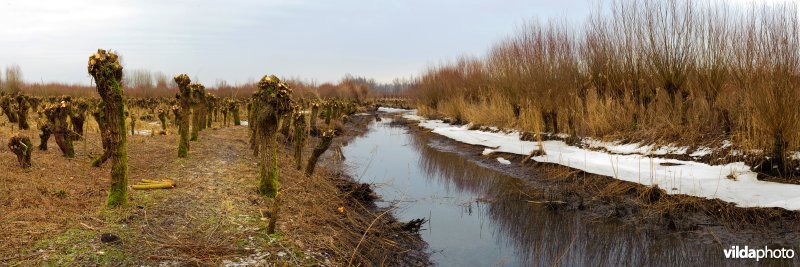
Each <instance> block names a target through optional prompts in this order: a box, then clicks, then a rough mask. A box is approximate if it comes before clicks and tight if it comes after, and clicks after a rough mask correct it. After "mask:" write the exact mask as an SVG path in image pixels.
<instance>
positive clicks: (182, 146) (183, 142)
mask: <svg viewBox="0 0 800 267" xmlns="http://www.w3.org/2000/svg"><path fill="white" fill-rule="evenodd" d="M174 80H175V83H176V84H178V91H179V92H178V94H176V95H175V97H176V98H177V99H178V108H177V109H173V112H175V117H176V120H177V121H178V134H179V135H180V138H179V139H178V157H179V158H185V157H186V156H188V155H189V118H190V116H192V89H191V88H189V84H191V83H192V80H191V79H189V75H186V74H179V75H177V76H175V78H174Z"/></svg>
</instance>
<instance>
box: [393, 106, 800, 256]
mask: <svg viewBox="0 0 800 267" xmlns="http://www.w3.org/2000/svg"><path fill="white" fill-rule="evenodd" d="M395 119H396V122H395V123H394V124H396V125H398V126H403V127H408V128H409V129H410V130H411V131H413V132H414V134H418V135H425V137H426V138H429V140H431V141H430V142H429V145H430V146H431V147H433V148H435V149H437V150H441V151H446V152H449V153H454V154H457V155H459V156H461V157H464V158H466V159H469V160H470V161H472V162H475V163H477V164H480V165H482V166H485V167H487V168H490V169H493V170H497V171H500V172H503V173H506V174H508V175H510V176H513V177H516V178H519V179H521V180H523V181H525V183H526V184H527V185H528V186H529V187H531V188H535V189H536V190H535V191H533V192H527V194H526V198H525V199H522V200H520V201H525V202H527V203H529V204H530V205H539V206H542V207H544V208H546V209H547V210H549V211H550V212H553V213H577V214H580V215H581V218H582V220H584V221H586V222H588V223H592V224H597V223H605V222H612V221H613V222H620V223H624V224H626V225H630V226H633V227H635V229H637V230H640V231H646V232H649V233H652V234H654V235H661V236H673V235H680V236H686V237H689V238H690V239H691V240H693V242H694V241H696V242H699V243H704V244H716V245H718V246H719V247H720V251H721V249H722V248H729V247H730V246H731V245H743V244H748V245H750V246H751V247H752V246H754V245H759V246H763V245H769V246H770V247H773V246H775V247H784V248H790V247H791V248H795V249H797V248H796V245H795V244H797V243H798V241H800V235H799V234H800V226H798V225H797V224H796V222H797V221H798V219H800V213H798V212H794V211H788V210H784V209H780V208H738V207H735V206H734V205H732V204H730V203H725V202H722V201H719V200H710V199H705V198H698V197H691V196H686V195H668V194H666V193H665V192H664V191H663V189H659V188H651V187H647V186H642V185H639V184H636V183H631V182H625V181H620V180H616V179H613V178H610V177H604V176H599V175H593V174H589V173H584V172H581V171H577V170H574V169H570V168H567V167H563V166H560V165H555V164H549V163H537V162H533V161H525V160H524V158H525V157H523V156H518V155H510V154H500V153H495V154H492V155H490V156H483V155H482V152H483V149H484V147H481V146H472V145H466V144H463V143H459V142H456V141H454V140H451V139H448V138H446V137H443V136H440V135H438V134H434V133H431V132H430V131H429V130H426V129H423V128H420V127H418V126H417V123H416V122H413V121H407V120H404V119H402V118H401V117H400V116H395ZM498 157H502V158H504V159H505V160H508V161H510V162H511V164H508V165H506V164H502V163H499V162H498V159H497V158H498ZM486 201H493V200H492V199H487V200H486ZM720 253H721V252H720Z"/></svg>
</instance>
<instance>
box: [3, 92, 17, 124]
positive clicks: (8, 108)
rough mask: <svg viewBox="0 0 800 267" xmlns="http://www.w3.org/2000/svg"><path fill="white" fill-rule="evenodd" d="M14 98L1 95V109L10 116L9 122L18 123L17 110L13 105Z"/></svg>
mask: <svg viewBox="0 0 800 267" xmlns="http://www.w3.org/2000/svg"><path fill="white" fill-rule="evenodd" d="M11 102H12V99H11V97H10V96H0V109H2V110H3V113H5V114H6V117H8V122H10V123H17V112H16V111H15V110H14V108H13V107H12V105H11Z"/></svg>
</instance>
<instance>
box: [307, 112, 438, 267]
mask: <svg viewBox="0 0 800 267" xmlns="http://www.w3.org/2000/svg"><path fill="white" fill-rule="evenodd" d="M378 115H379V112H378V111H377V107H375V108H370V110H368V111H367V112H363V113H360V115H355V116H351V117H349V120H348V121H347V122H346V123H344V124H343V125H342V127H343V129H342V130H343V131H342V132H343V133H342V135H340V136H337V137H336V138H334V139H333V144H332V146H331V148H332V149H331V150H333V151H328V152H327V153H325V155H323V158H325V161H326V162H327V163H330V164H326V165H327V166H326V168H329V169H331V170H333V171H334V173H332V174H331V176H332V177H331V178H333V180H332V182H333V183H335V184H336V186H337V187H338V188H340V190H341V193H342V194H345V195H347V198H348V199H349V200H350V201H352V203H360V204H363V206H362V207H360V208H362V209H361V210H362V211H366V212H364V214H362V215H363V216H372V217H376V218H377V217H380V220H378V219H376V223H377V225H375V226H374V229H373V230H372V231H376V232H377V231H384V232H383V233H381V235H383V236H388V237H390V239H391V240H392V241H393V242H395V243H396V244H397V245H394V246H390V247H388V248H387V249H395V250H396V251H393V252H390V253H391V254H395V255H399V257H396V258H394V259H391V260H390V261H388V262H376V265H387V264H388V265H389V266H392V265H402V266H432V265H433V263H432V262H431V261H430V253H429V252H428V251H427V248H428V244H427V243H426V242H425V241H424V240H423V239H422V237H421V236H420V234H419V232H410V231H405V230H401V228H402V227H403V226H405V225H406V224H407V223H408V222H401V221H400V220H399V219H398V218H397V217H396V216H395V215H394V214H393V213H392V210H390V209H389V208H382V207H379V206H378V205H377V204H376V203H377V201H378V200H379V199H380V197H381V196H378V195H377V194H376V193H375V192H374V191H373V190H372V188H371V185H370V184H366V183H359V182H357V181H356V180H355V178H354V177H353V176H351V175H350V174H348V172H347V168H348V165H347V163H346V159H345V158H344V155H343V154H342V153H341V148H342V147H345V146H347V145H348V144H349V143H350V142H352V141H353V140H355V139H356V138H358V137H361V136H364V135H366V134H367V133H369V131H370V130H369V124H370V123H371V122H372V121H373V120H374V118H375V116H378ZM367 231H369V229H365V230H364V232H365V233H364V234H365V235H366V234H368V233H367ZM376 256H380V254H378V255H376Z"/></svg>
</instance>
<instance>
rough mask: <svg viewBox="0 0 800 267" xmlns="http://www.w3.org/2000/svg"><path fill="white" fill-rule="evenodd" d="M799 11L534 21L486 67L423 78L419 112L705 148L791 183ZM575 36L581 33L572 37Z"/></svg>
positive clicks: (626, 7) (469, 61) (440, 69)
mask: <svg viewBox="0 0 800 267" xmlns="http://www.w3.org/2000/svg"><path fill="white" fill-rule="evenodd" d="M797 14H798V13H797V6H796V5H795V4H790V3H778V4H766V3H765V4H753V5H749V6H746V7H740V6H733V5H732V4H730V5H729V4H726V3H723V2H717V1H700V2H697V1H687V0H670V1H656V2H653V1H607V2H605V4H604V5H602V7H601V8H599V9H597V10H596V11H595V12H594V13H593V14H592V15H591V16H589V18H588V19H587V21H586V23H585V24H583V25H567V23H566V22H564V21H563V20H556V19H551V20H548V21H546V22H541V21H537V20H534V21H530V22H528V23H526V24H525V25H524V26H523V27H521V28H520V29H519V30H518V31H517V32H516V33H515V34H514V35H512V36H510V37H508V38H506V39H504V40H502V41H500V42H498V43H497V44H496V45H494V46H493V47H492V48H491V49H490V51H489V52H488V53H487V54H486V55H485V56H482V57H470V56H465V57H462V58H460V59H458V60H456V61H455V62H450V63H446V64H442V65H439V66H433V67H430V68H429V69H427V70H426V71H425V72H424V74H423V75H422V77H420V78H419V79H418V81H417V86H416V87H415V88H414V89H413V90H412V91H411V94H412V95H414V96H415V97H416V98H417V99H418V102H417V104H418V109H419V111H420V113H422V114H424V115H429V116H444V117H449V118H452V120H453V122H454V123H458V124H461V123H466V122H470V123H474V124H477V125H487V126H498V127H501V128H509V129H519V130H522V131H527V132H536V133H539V132H545V133H551V134H558V133H566V134H569V135H571V136H576V137H594V138H599V139H624V140H629V141H634V142H643V143H646V144H650V143H656V144H668V143H676V144H679V145H704V144H707V141H708V140H729V141H731V142H732V143H733V144H734V146H736V148H737V149H740V150H741V151H751V152H748V153H749V154H751V156H753V157H752V158H758V159H759V160H754V161H753V162H750V163H751V166H754V168H755V169H756V170H757V171H760V172H763V173H766V174H770V175H776V176H792V175H793V173H794V172H795V171H794V167H795V166H794V165H795V164H791V163H789V159H790V155H791V152H792V151H797V150H800V138H798V135H797V133H798V131H797V130H796V129H797V128H798V125H797V122H798V121H800V120H798V119H797V117H798V116H800V109H798V105H796V104H795V103H794V102H796V101H797V100H798V99H800V95H798V92H800V90H798V88H797V85H798V81H797V77H800V60H798V59H800V57H799V56H798V53H797V51H798V49H800V35H798V31H797V28H798V21H800V19H798V15H797ZM571 26H578V27H571Z"/></svg>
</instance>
